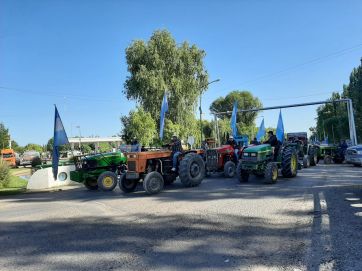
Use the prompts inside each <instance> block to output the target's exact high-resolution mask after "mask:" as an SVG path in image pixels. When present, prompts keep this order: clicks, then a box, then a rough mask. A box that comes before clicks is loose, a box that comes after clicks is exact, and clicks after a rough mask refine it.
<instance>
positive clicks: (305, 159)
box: [303, 154, 310, 168]
mask: <svg viewBox="0 0 362 271" xmlns="http://www.w3.org/2000/svg"><path fill="white" fill-rule="evenodd" d="M303 167H304V168H309V167H310V157H309V155H307V154H306V155H304V157H303Z"/></svg>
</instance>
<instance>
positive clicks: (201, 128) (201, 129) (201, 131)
mask: <svg viewBox="0 0 362 271" xmlns="http://www.w3.org/2000/svg"><path fill="white" fill-rule="evenodd" d="M219 81H220V79H216V80H213V81H211V82H208V83H207V84H206V85H204V86H202V87H201V89H200V106H199V110H200V146H201V145H202V134H203V127H202V108H201V102H202V101H201V97H202V89H203V88H205V87H207V86H208V85H210V84H212V83H215V82H219Z"/></svg>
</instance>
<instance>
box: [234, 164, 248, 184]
mask: <svg viewBox="0 0 362 271" xmlns="http://www.w3.org/2000/svg"><path fill="white" fill-rule="evenodd" d="M236 175H237V177H238V180H239V182H241V183H247V182H248V181H249V173H248V172H247V171H246V170H244V169H243V167H242V164H241V162H239V163H238V166H237V168H236Z"/></svg>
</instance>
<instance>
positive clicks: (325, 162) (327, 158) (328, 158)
mask: <svg viewBox="0 0 362 271" xmlns="http://www.w3.org/2000/svg"><path fill="white" fill-rule="evenodd" d="M323 161H324V164H326V165H329V164H332V157H331V156H329V155H325V156H324V159H323Z"/></svg>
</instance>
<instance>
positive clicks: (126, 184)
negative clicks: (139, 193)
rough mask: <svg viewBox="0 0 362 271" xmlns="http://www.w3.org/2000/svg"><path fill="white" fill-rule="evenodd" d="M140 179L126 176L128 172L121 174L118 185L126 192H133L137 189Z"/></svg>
mask: <svg viewBox="0 0 362 271" xmlns="http://www.w3.org/2000/svg"><path fill="white" fill-rule="evenodd" d="M137 184H138V180H133V179H132V180H131V179H127V178H126V174H122V175H121V179H120V180H119V183H118V186H119V188H120V189H121V190H122V191H123V192H124V193H132V192H134V191H135V190H136V188H137Z"/></svg>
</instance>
